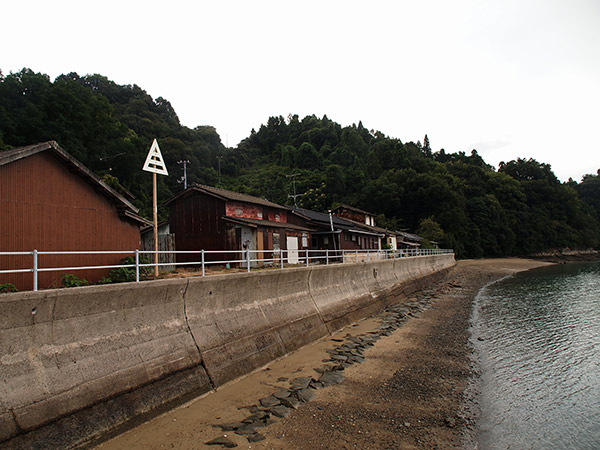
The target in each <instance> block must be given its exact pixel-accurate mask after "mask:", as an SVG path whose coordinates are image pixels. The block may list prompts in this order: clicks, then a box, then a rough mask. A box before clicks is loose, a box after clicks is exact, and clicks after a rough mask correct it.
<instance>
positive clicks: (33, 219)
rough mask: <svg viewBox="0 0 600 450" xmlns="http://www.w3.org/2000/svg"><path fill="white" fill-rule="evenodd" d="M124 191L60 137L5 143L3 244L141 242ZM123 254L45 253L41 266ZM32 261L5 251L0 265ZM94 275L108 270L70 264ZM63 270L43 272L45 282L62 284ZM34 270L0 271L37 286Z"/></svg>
mask: <svg viewBox="0 0 600 450" xmlns="http://www.w3.org/2000/svg"><path fill="white" fill-rule="evenodd" d="M137 212H138V210H137V208H135V207H134V206H133V205H132V204H131V203H130V202H129V201H128V200H127V199H125V198H124V197H123V196H122V195H121V194H119V193H118V192H116V191H115V190H114V189H112V188H111V187H109V186H108V185H107V184H106V183H104V182H103V181H102V180H101V179H100V178H98V177H97V176H96V175H95V174H93V173H92V172H91V171H90V170H89V169H87V168H86V167H85V166H83V164H81V163H80V162H79V161H77V160H76V159H75V158H73V157H72V156H70V155H69V154H68V153H67V152H66V151H65V150H63V149H62V148H61V147H60V146H59V145H58V144H57V143H56V142H54V141H49V142H44V143H41V144H37V145H31V146H28V147H21V148H17V149H14V150H6V151H0V252H22V251H32V250H34V249H35V250H38V251H98V250H102V251H117V250H128V251H131V250H135V249H138V248H139V246H140V225H142V224H144V223H148V222H147V221H145V220H144V219H142V218H140V217H138V216H137ZM125 256H126V255H40V256H39V263H38V264H39V267H40V268H44V267H72V266H89V265H110V264H118V263H119V261H120V260H121V259H122V258H124V257H125ZM26 268H32V256H2V255H0V269H4V270H11V269H26ZM66 273H69V274H73V275H76V276H77V277H79V278H85V279H87V280H88V281H97V280H98V279H100V278H101V277H102V276H104V275H106V274H107V273H108V270H98V269H96V270H85V271H74V270H69V271H66ZM64 274H65V272H40V273H39V277H38V283H39V287H40V288H47V287H59V286H60V285H61V278H62V276H63V275H64ZM32 280H33V276H32V274H31V273H19V274H0V284H2V283H13V284H14V285H15V286H16V287H17V288H18V289H19V290H26V289H31V288H32Z"/></svg>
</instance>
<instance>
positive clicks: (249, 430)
mask: <svg viewBox="0 0 600 450" xmlns="http://www.w3.org/2000/svg"><path fill="white" fill-rule="evenodd" d="M266 426H267V425H266V424H265V423H264V422H261V421H258V422H253V423H246V424H244V426H243V427H240V428H238V429H237V430H235V434H239V435H241V436H247V435H250V434H254V433H256V430H258V429H259V428H264V427H266Z"/></svg>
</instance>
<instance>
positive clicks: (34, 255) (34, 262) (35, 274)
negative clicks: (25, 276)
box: [32, 250, 38, 291]
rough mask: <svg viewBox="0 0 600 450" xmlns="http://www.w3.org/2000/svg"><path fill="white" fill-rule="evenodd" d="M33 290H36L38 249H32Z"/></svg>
mask: <svg viewBox="0 0 600 450" xmlns="http://www.w3.org/2000/svg"><path fill="white" fill-rule="evenodd" d="M32 255H33V290H34V291H37V290H38V251H37V250H34V251H33V253H32Z"/></svg>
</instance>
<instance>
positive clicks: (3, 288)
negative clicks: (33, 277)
mask: <svg viewBox="0 0 600 450" xmlns="http://www.w3.org/2000/svg"><path fill="white" fill-rule="evenodd" d="M8 292H19V290H18V289H17V287H16V286H15V285H14V284H12V283H2V284H0V294H6V293H8Z"/></svg>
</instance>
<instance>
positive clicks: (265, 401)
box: [260, 395, 279, 408]
mask: <svg viewBox="0 0 600 450" xmlns="http://www.w3.org/2000/svg"><path fill="white" fill-rule="evenodd" d="M260 404H261V405H262V406H264V407H265V408H271V407H273V406H275V405H279V399H278V398H277V397H274V396H272V395H269V396H268V397H265V398H261V399H260Z"/></svg>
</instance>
